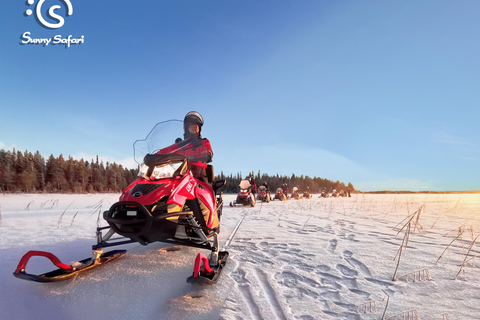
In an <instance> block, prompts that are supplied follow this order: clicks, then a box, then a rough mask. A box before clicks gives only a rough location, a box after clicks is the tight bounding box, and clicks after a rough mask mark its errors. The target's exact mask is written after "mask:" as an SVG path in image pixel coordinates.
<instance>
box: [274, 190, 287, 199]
mask: <svg viewBox="0 0 480 320" xmlns="http://www.w3.org/2000/svg"><path fill="white" fill-rule="evenodd" d="M275 199H278V200H280V201H285V200H288V198H287V196H286V195H285V193H284V192H283V189H282V188H277V191H276V193H275V197H274V200H275Z"/></svg>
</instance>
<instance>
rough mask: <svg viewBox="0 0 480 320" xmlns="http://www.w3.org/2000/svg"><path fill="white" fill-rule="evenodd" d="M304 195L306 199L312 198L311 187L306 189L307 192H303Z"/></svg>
mask: <svg viewBox="0 0 480 320" xmlns="http://www.w3.org/2000/svg"><path fill="white" fill-rule="evenodd" d="M303 197H304V198H305V199H311V198H312V194H311V193H310V189H308V190H305V192H304V193H303Z"/></svg>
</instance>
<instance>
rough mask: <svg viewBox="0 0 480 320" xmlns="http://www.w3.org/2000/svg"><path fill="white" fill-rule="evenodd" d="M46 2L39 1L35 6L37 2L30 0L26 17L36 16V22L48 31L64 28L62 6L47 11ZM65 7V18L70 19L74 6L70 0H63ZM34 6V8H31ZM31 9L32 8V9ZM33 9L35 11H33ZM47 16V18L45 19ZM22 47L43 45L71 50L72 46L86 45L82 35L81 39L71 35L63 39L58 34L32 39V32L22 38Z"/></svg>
mask: <svg viewBox="0 0 480 320" xmlns="http://www.w3.org/2000/svg"><path fill="white" fill-rule="evenodd" d="M45 1H46V0H38V2H37V3H36V4H35V0H28V1H27V2H26V3H25V4H26V5H27V6H29V8H28V9H27V10H26V11H25V13H24V15H25V16H26V17H30V16H32V15H33V16H34V17H35V20H36V21H37V22H38V24H39V25H40V26H41V27H43V28H46V29H58V28H61V27H63V25H64V24H65V18H64V17H63V16H62V15H60V14H59V9H61V8H62V6H60V5H58V4H57V5H52V6H50V7H49V8H48V9H45V8H46V7H47V6H44V4H45ZM60 2H62V3H63V4H64V7H65V12H64V13H65V17H69V16H71V15H73V5H72V2H71V1H70V0H61V1H60ZM31 6H33V7H31ZM30 7H31V8H30ZM32 8H33V9H32ZM45 16H46V17H45ZM20 39H21V42H20V44H22V45H32V44H33V45H42V46H43V47H46V46H48V45H49V44H52V45H65V48H69V47H70V46H71V45H76V44H78V45H80V44H83V43H85V37H84V36H83V35H82V36H81V37H78V38H77V37H73V36H72V35H69V36H68V37H63V36H62V35H60V34H58V35H56V36H54V37H51V38H47V37H43V38H38V37H32V33H31V32H30V31H26V32H24V33H23V34H22V35H21V36H20Z"/></svg>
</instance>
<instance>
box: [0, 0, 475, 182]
mask: <svg viewBox="0 0 480 320" xmlns="http://www.w3.org/2000/svg"><path fill="white" fill-rule="evenodd" d="M39 1H40V0H35V3H34V4H33V5H28V2H27V1H23V0H16V1H2V2H1V3H0V41H1V45H0V148H4V149H11V148H13V147H15V148H17V150H20V151H25V150H28V151H32V152H35V151H37V150H38V151H39V152H40V153H41V154H42V155H44V156H45V157H48V156H49V155H50V154H53V155H55V156H58V155H59V154H63V156H64V157H68V156H72V157H74V158H78V159H79V158H84V159H85V160H89V159H92V158H93V157H94V156H95V155H99V156H100V157H101V158H102V159H104V160H105V161H115V162H117V163H122V164H124V165H126V166H127V167H133V163H134V162H133V160H132V144H133V142H134V141H135V140H137V139H141V138H143V137H145V135H146V134H148V132H149V131H150V129H151V128H152V127H153V126H154V125H155V124H156V123H157V122H159V121H163V120H168V119H182V118H183V116H184V115H185V114H186V113H187V112H188V111H191V110H196V111H198V112H200V113H201V114H202V115H203V116H204V118H205V126H204V128H203V130H202V133H203V135H204V137H207V138H208V139H209V140H210V142H211V143H212V146H213V149H214V153H215V155H214V159H213V160H214V161H213V164H214V166H215V170H216V172H217V173H218V172H220V171H223V172H224V173H225V174H229V173H233V174H236V173H237V172H242V174H244V175H246V174H247V173H248V172H251V171H254V172H258V170H260V171H261V172H262V173H268V174H276V173H279V174H282V175H291V174H292V173H295V174H296V175H301V174H303V175H308V176H310V177H313V176H317V177H322V178H327V179H330V180H334V181H335V180H340V181H342V182H345V183H348V182H351V183H352V184H353V185H354V187H356V189H359V190H362V191H368V190H412V191H420V190H432V191H438V190H480V169H479V163H480V151H479V150H480V148H479V146H480V129H479V128H478V122H479V119H480V111H479V107H480V90H479V89H480V88H479V87H480V63H479V62H480V41H479V31H480V19H478V17H479V14H480V2H479V1H476V0H471V1H469V0H466V1H459V2H454V1H449V0H448V1H446V0H435V1H434V0H431V1H348V0H347V1H320V0H302V1H286V0H265V1H256V0H255V1H254V0H251V1H250V0H242V1H236V0H233V1H223V0H222V1H221V0H155V1H154V0H145V1H133V0H128V1H127V0H120V1H111V0H104V1H92V0H81V1H80V0H71V3H72V6H73V15H71V16H66V14H65V7H66V5H65V2H62V1H59V0H46V1H45V2H44V3H43V6H42V8H43V9H44V11H47V9H48V8H49V7H51V6H53V5H60V9H57V11H56V13H57V14H59V15H60V16H63V17H64V20H65V24H64V25H63V26H62V27H61V28H58V29H46V28H44V27H42V26H41V25H40V24H39V23H38V22H37V20H36V19H35V17H34V16H35V14H32V15H29V16H26V15H24V13H25V12H26V10H27V9H29V8H31V9H32V10H33V9H34V8H35V4H37V3H38V2H39ZM34 11H35V10H34ZM44 16H45V19H46V20H47V19H49V20H48V21H49V22H50V23H56V22H57V20H54V19H51V18H48V17H47V15H46V13H45V14H44ZM27 31H28V32H30V37H31V38H53V37H54V36H56V35H60V36H61V38H67V37H68V36H69V35H72V37H73V38H80V37H81V36H84V43H83V44H79V45H78V44H77V45H71V46H70V47H69V48H66V47H65V46H63V45H52V44H50V45H48V46H42V45H31V44H25V45H21V44H20V42H21V41H22V40H24V39H25V38H21V36H22V34H24V33H25V32H27Z"/></svg>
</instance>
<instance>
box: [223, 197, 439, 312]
mask: <svg viewBox="0 0 480 320" xmlns="http://www.w3.org/2000/svg"><path fill="white" fill-rule="evenodd" d="M322 200H323V201H324V203H319V200H317V201H315V200H314V199H303V200H298V201H297V200H289V201H287V202H273V203H271V204H269V206H275V209H273V210H268V211H266V212H262V208H259V203H257V206H256V207H254V208H249V209H248V210H250V211H249V212H248V213H247V214H245V213H244V212H242V219H244V221H243V224H242V226H241V227H240V230H239V231H238V232H237V235H236V237H235V238H234V239H233V241H232V242H231V245H230V248H229V249H230V252H231V259H232V260H236V261H237V262H238V266H237V267H236V269H235V270H233V271H231V274H230V277H231V278H232V279H233V280H234V284H233V285H234V288H236V290H234V291H233V292H231V293H230V295H229V296H230V298H229V299H228V300H227V302H226V306H227V307H225V308H223V310H222V312H221V317H220V319H223V320H234V319H282V320H283V319H302V320H310V319H312V320H313V319H379V318H380V317H381V314H382V312H383V311H384V308H385V307H386V297H387V295H388V296H390V297H391V299H392V300H393V299H394V297H398V295H399V292H400V293H403V292H404V288H403V287H404V286H405V283H404V282H400V281H391V276H392V273H393V270H394V267H395V263H393V262H392V263H389V266H388V267H387V268H386V272H385V269H384V268H383V269H382V268H378V266H376V265H371V264H372V261H376V260H377V259H376V258H375V257H373V258H372V256H377V257H378V260H379V261H378V262H379V263H380V264H386V262H385V255H387V256H388V260H391V259H392V258H393V257H394V256H395V253H396V250H398V247H399V245H400V244H401V240H402V239H401V237H400V238H398V239H396V238H395V235H396V231H393V227H394V226H395V225H392V222H391V221H390V220H388V219H383V217H384V215H385V214H381V216H382V218H377V217H376V218H377V219H376V220H375V221H376V222H373V221H369V220H371V219H372V218H370V217H369V218H367V219H365V221H361V222H362V223H368V224H371V225H374V224H378V223H380V224H382V227H380V228H378V229H377V228H367V229H365V228H364V226H362V227H361V228H360V230H363V231H358V230H357V229H358V228H357V225H356V224H357V221H349V217H348V216H349V214H351V212H352V211H353V210H352V209H351V210H348V209H347V208H348V206H352V205H355V202H354V201H357V200H353V199H352V198H346V199H342V198H340V199H338V198H337V199H322ZM335 202H336V203H335ZM339 202H341V204H340V205H339ZM370 206H371V207H370V208H368V209H367V208H365V207H364V208H363V210H362V213H364V212H365V211H373V213H374V214H375V215H378V213H376V212H374V210H375V209H374V208H375V205H374V204H373V203H371V204H370ZM319 207H320V208H319ZM352 208H353V207H352ZM319 209H320V210H319ZM322 209H323V210H322ZM233 210H238V209H235V208H232V211H233ZM318 212H319V213H320V214H318ZM226 214H228V215H233V214H231V210H228V211H227V212H226ZM354 214H355V213H354ZM357 214H358V213H357ZM402 219H403V218H402ZM355 220H357V219H355ZM397 222H398V221H397ZM269 225H270V226H271V228H274V229H275V232H268V236H264V234H265V232H262V230H266V229H268V228H269V227H268V226H269ZM365 230H367V232H365ZM385 231H387V232H385ZM388 232H390V233H388ZM247 234H248V236H245V235H247ZM305 238H308V240H306V239H305ZM428 239H436V240H438V237H432V236H429V235H427V234H425V235H422V236H421V240H420V241H418V240H417V241H418V242H419V243H421V244H422V245H425V244H426V245H430V246H432V248H433V247H438V248H440V247H441V246H439V243H438V242H435V241H428ZM297 240H298V241H297ZM426 240H427V241H426ZM378 241H381V242H383V243H384V244H385V245H382V246H378V245H376V243H378ZM305 243H308V245H307V246H305ZM414 243H415V242H414V241H412V242H411V243H410V244H409V247H408V250H409V251H413V250H415V249H416V247H415V244H414ZM385 246H386V247H387V248H388V250H387V252H385ZM365 249H367V250H368V252H365V251H366V250H365ZM365 254H367V255H368V256H369V258H368V260H367V261H363V258H362V257H363V256H365ZM319 261H321V262H323V263H318V262H319ZM372 268H373V269H375V270H378V271H380V272H382V273H380V274H379V273H378V271H377V272H375V271H374V270H373V269H372ZM233 297H237V299H235V298H233ZM238 297H241V299H238ZM414 301H415V302H416V303H415V302H414V304H413V305H412V306H411V309H415V308H419V307H421V306H422V301H421V300H418V301H417V300H414ZM410 303H412V301H410ZM372 305H373V306H374V307H372ZM372 308H373V309H374V311H372V310H373V309H372ZM389 308H390V309H389V310H392V309H393V310H399V312H401V311H405V310H404V309H405V308H406V307H405V306H402V305H400V306H398V305H397V306H394V305H393V303H391V304H390V305H389ZM359 310H364V312H361V311H359ZM392 312H394V311H391V312H390V313H392ZM437 312H439V311H437ZM438 316H439V317H442V313H438ZM427 319H428V317H427ZM431 319H436V318H435V317H432V318H431Z"/></svg>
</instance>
